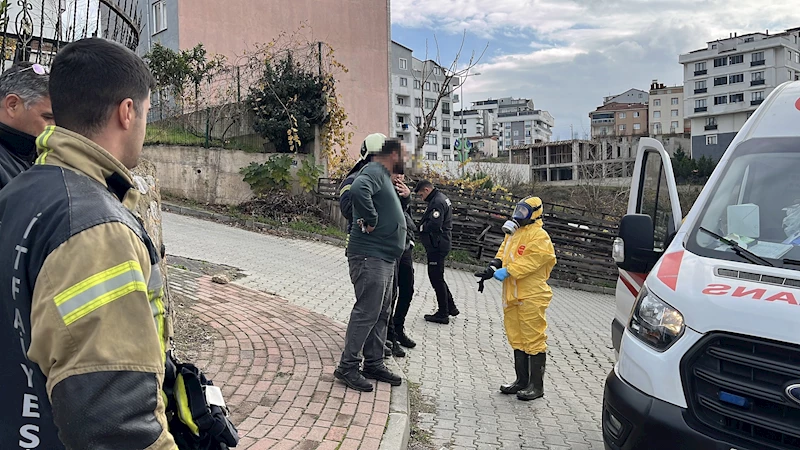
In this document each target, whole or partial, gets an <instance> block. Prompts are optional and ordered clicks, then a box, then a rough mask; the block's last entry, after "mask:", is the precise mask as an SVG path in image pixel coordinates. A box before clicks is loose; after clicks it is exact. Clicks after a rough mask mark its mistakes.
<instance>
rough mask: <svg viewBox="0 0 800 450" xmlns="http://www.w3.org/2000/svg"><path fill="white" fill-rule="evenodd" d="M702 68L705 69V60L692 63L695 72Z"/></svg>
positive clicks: (700, 70)
mask: <svg viewBox="0 0 800 450" xmlns="http://www.w3.org/2000/svg"><path fill="white" fill-rule="evenodd" d="M704 70H706V63H705V61H703V62H699V63H694V71H695V72H702V71H704Z"/></svg>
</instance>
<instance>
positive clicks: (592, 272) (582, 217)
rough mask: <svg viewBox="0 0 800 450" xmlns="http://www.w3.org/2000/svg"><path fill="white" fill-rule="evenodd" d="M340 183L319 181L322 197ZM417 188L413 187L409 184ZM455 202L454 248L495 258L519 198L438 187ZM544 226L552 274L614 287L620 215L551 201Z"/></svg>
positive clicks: (415, 206) (416, 210) (334, 193)
mask: <svg viewBox="0 0 800 450" xmlns="http://www.w3.org/2000/svg"><path fill="white" fill-rule="evenodd" d="M338 186H339V181H336V180H330V179H320V180H319V187H318V189H317V195H318V197H319V198H320V199H324V200H333V201H335V200H338V199H339V192H338ZM409 187H412V189H413V185H409ZM437 188H438V189H439V190H440V191H442V192H443V193H444V194H445V195H447V197H448V198H450V201H451V202H452V205H453V249H454V250H463V251H466V252H469V253H470V254H471V255H473V256H474V257H475V258H477V259H479V260H480V261H482V262H487V261H489V260H491V259H492V258H494V256H495V253H496V252H497V249H498V248H499V247H500V244H501V243H502V242H503V238H504V234H503V231H502V229H501V227H502V225H503V223H504V222H505V221H506V220H508V219H509V217H510V215H511V213H512V212H513V210H514V207H515V205H516V203H517V202H518V201H519V198H511V196H509V195H508V194H504V193H501V192H491V191H488V190H475V191H473V190H466V189H460V188H458V187H454V186H437ZM425 207H426V205H425V203H424V202H421V201H416V200H415V201H414V202H413V203H412V210H413V214H412V215H413V217H414V219H415V220H419V219H420V218H421V217H422V213H423V212H424V211H425ZM543 214H544V219H543V220H544V228H545V230H547V232H548V233H549V234H550V237H551V239H552V240H553V245H554V246H555V248H556V255H557V257H558V264H557V265H556V267H555V268H554V269H553V274H552V276H553V278H557V279H560V280H564V281H571V282H578V283H584V284H592V285H597V286H604V287H613V286H615V283H616V280H617V274H618V272H617V266H616V265H615V264H614V261H613V259H612V258H611V247H612V243H613V240H614V238H615V237H616V236H617V228H618V223H619V219H618V218H616V217H613V216H609V215H607V214H602V213H594V212H590V211H584V210H580V209H575V208H571V207H568V206H563V205H556V204H552V203H545V204H544V211H543Z"/></svg>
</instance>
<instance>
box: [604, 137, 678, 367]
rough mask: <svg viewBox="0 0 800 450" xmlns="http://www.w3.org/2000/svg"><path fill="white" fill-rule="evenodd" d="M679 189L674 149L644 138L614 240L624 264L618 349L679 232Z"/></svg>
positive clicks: (614, 329) (615, 338) (614, 330)
mask: <svg viewBox="0 0 800 450" xmlns="http://www.w3.org/2000/svg"><path fill="white" fill-rule="evenodd" d="M682 217H683V216H682V214H681V204H680V200H679V198H678V188H677V186H676V184H675V175H674V173H673V171H672V162H671V160H670V157H669V154H667V151H666V150H664V146H663V145H661V142H659V141H657V140H656V139H652V138H641V139H640V140H639V149H638V151H637V152H636V163H635V165H634V169H633V180H632V181H631V193H630V198H629V200H628V211H627V213H626V215H625V216H624V217H623V218H622V221H621V223H620V226H619V236H618V237H617V238H616V239H615V240H614V249H613V256H614V261H615V262H616V263H617V267H619V279H618V280H617V291H616V312H615V316H614V322H613V324H612V326H611V340H612V342H613V344H614V351H615V353H619V347H620V342H621V341H622V334H623V332H624V331H625V326H626V325H627V322H628V320H629V319H630V314H631V309H632V308H633V304H634V302H635V301H636V297H637V295H639V291H640V290H641V288H642V285H643V284H644V281H645V279H646V278H647V274H648V273H650V271H651V270H652V269H653V266H655V264H656V262H658V260H659V258H661V255H662V254H663V253H664V251H665V250H666V248H667V247H668V246H669V244H670V242H671V241H672V238H673V237H674V236H675V233H676V232H677V230H678V228H679V227H680V225H681V220H682Z"/></svg>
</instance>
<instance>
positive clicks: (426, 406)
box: [408, 381, 436, 450]
mask: <svg viewBox="0 0 800 450" xmlns="http://www.w3.org/2000/svg"><path fill="white" fill-rule="evenodd" d="M419 388H420V384H419V383H414V382H413V381H408V395H409V399H410V402H411V411H410V412H411V416H410V417H409V419H410V421H411V438H410V439H409V443H408V448H409V449H412V450H426V449H435V448H436V447H435V446H434V445H433V439H432V438H433V434H432V433H431V432H430V431H428V430H424V429H422V428H420V426H419V422H420V414H435V413H436V407H435V406H434V405H433V404H431V403H429V402H428V401H427V399H426V398H424V397H423V396H422V393H421V392H420V389H419Z"/></svg>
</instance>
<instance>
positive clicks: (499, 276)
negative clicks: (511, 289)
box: [494, 267, 508, 281]
mask: <svg viewBox="0 0 800 450" xmlns="http://www.w3.org/2000/svg"><path fill="white" fill-rule="evenodd" d="M506 278H508V269H506V268H505V267H503V268H501V269H497V270H495V271H494V279H495V280H500V281H503V280H505V279H506Z"/></svg>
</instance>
